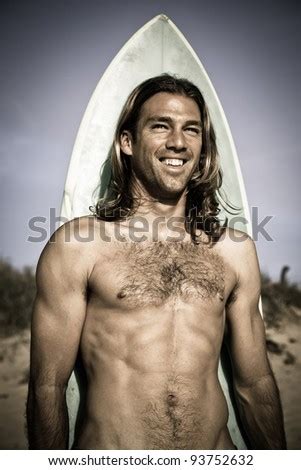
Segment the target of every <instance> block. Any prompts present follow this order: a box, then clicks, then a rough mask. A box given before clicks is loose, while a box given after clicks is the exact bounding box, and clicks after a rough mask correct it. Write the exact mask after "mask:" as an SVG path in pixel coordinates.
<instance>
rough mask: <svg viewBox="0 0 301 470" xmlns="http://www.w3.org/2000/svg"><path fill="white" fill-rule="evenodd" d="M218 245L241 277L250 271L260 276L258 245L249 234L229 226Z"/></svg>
mask: <svg viewBox="0 0 301 470" xmlns="http://www.w3.org/2000/svg"><path fill="white" fill-rule="evenodd" d="M217 245H218V246H217V249H218V251H219V252H220V254H221V255H222V257H223V258H224V259H225V260H227V262H228V263H229V264H230V265H231V267H232V268H233V269H234V270H235V271H236V273H237V275H238V276H239V277H241V276H244V274H245V273H250V272H252V273H253V275H256V276H258V274H259V265H258V258H257V253H256V247H255V243H254V241H253V239H252V238H251V237H250V236H249V235H248V234H246V233H245V232H242V231H240V230H234V229H232V228H229V227H227V228H226V229H225V230H224V232H223V234H222V236H221V238H220V240H219V242H218V243H217Z"/></svg>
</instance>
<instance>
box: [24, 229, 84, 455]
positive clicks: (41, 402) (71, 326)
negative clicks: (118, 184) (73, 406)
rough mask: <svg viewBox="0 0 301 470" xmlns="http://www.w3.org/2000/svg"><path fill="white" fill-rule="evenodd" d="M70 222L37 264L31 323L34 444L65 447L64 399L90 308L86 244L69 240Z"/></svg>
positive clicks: (29, 417)
mask: <svg viewBox="0 0 301 470" xmlns="http://www.w3.org/2000/svg"><path fill="white" fill-rule="evenodd" d="M72 228H73V223H72V222H71V223H70V224H66V226H64V227H62V228H61V229H59V230H58V232H56V234H55V241H54V237H53V239H52V241H51V242H50V243H48V245H47V246H46V248H45V250H44V251H43V253H42V256H41V258H40V261H39V264H38V268H37V297H36V300H35V305H34V311H33V317H32V329H31V360H30V381H29V393H28V402H27V428H28V440H29V448H30V449H67V448H68V434H69V423H68V412H67V405H66V399H65V393H66V388H67V384H68V380H69V377H70V375H71V372H72V369H73V366H74V363H75V360H76V356H77V352H78V347H79V342H80V336H81V332H82V327H83V323H84V320H85V314H86V285H87V269H86V268H85V265H84V262H83V261H82V259H83V256H81V255H82V253H81V250H82V249H83V245H84V244H80V243H79V242H76V241H75V240H74V237H72V235H71V237H70V238H71V240H70V241H66V239H65V238H66V237H65V235H67V236H68V235H69V233H70V229H72Z"/></svg>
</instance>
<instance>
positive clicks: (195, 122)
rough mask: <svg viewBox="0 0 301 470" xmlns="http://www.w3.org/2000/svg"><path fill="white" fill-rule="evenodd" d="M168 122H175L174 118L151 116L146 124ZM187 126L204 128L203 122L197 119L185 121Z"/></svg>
mask: <svg viewBox="0 0 301 470" xmlns="http://www.w3.org/2000/svg"><path fill="white" fill-rule="evenodd" d="M158 121H160V122H167V123H169V124H171V123H172V122H173V120H172V118H171V117H169V116H159V115H158V116H156V115H155V116H150V117H149V118H148V119H147V120H146V124H149V123H152V122H158ZM184 124H185V126H198V127H202V123H201V121H198V120H195V119H189V120H188V121H185V123H184Z"/></svg>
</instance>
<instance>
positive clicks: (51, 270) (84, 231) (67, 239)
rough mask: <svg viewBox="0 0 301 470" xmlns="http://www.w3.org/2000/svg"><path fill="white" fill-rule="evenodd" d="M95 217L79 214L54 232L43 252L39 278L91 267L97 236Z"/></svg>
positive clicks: (76, 271) (39, 266) (82, 271)
mask: <svg viewBox="0 0 301 470" xmlns="http://www.w3.org/2000/svg"><path fill="white" fill-rule="evenodd" d="M93 219H94V218H93V217H89V216H87V217H79V218H76V219H73V220H71V221H69V222H66V223H65V224H64V225H62V226H61V227H59V228H58V229H57V230H56V231H55V232H54V233H53V235H52V236H51V238H50V240H49V241H48V243H47V244H46V246H45V248H44V250H43V251H42V254H41V256H40V259H39V262H38V267H37V280H38V281H39V279H40V278H44V277H45V276H46V277H47V276H50V275H55V273H56V272H60V273H61V274H62V273H65V275H66V276H69V275H71V274H72V275H80V274H81V273H86V272H88V271H89V269H90V264H91V258H92V256H91V254H89V253H90V251H91V245H92V243H93V242H94V240H95V236H94V232H95V221H94V220H93Z"/></svg>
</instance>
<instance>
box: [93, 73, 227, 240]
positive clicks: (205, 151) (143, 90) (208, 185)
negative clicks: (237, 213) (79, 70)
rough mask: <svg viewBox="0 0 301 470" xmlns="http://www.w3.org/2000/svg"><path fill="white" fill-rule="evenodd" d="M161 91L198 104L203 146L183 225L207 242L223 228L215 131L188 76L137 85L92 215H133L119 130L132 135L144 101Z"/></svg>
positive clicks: (133, 200)
mask: <svg viewBox="0 0 301 470" xmlns="http://www.w3.org/2000/svg"><path fill="white" fill-rule="evenodd" d="M160 92H165V93H172V94H177V95H182V96H187V97H188V98H191V99H193V100H194V101H195V102H196V104H197V105H198V107H199V110H200V114H201V122H202V150H201V156H200V160H199V165H198V169H197V171H196V172H195V173H194V174H193V176H192V178H191V180H190V181H189V183H188V186H187V199H186V210H185V228H186V231H187V232H188V233H190V235H191V237H192V240H193V241H194V242H195V243H198V242H199V241H200V237H199V235H200V231H203V232H205V233H206V234H207V235H208V237H209V240H210V242H214V241H216V240H218V239H219V237H220V235H221V230H222V228H223V227H224V226H225V224H223V226H221V223H220V220H219V218H218V214H219V212H220V208H219V199H218V192H219V189H220V187H221V185H222V172H221V168H220V164H219V159H218V153H217V146H216V139H215V132H214V129H213V126H212V123H211V120H210V116H209V112H208V108H207V106H206V103H205V100H204V98H203V95H202V93H201V92H200V90H199V89H198V88H197V87H196V86H195V85H194V84H193V83H191V82H190V81H189V80H186V79H182V78H176V77H174V76H172V75H169V74H163V75H159V76H157V77H153V78H150V79H148V80H146V81H144V82H143V83H141V84H140V85H139V86H137V87H136V88H135V89H134V90H133V91H132V93H131V94H130V96H129V97H128V99H127V101H126V103H125V105H124V107H123V110H122V112H121V115H120V117H119V121H118V124H117V128H116V133H115V138H114V142H113V145H112V149H111V152H110V156H109V160H110V163H111V178H110V182H109V185H108V188H107V191H106V193H105V195H104V197H103V198H101V199H99V201H98V203H97V205H96V208H95V210H94V214H95V215H96V216H97V217H98V218H100V219H103V220H110V221H112V220H121V219H125V218H127V217H129V216H131V215H133V214H134V213H135V211H136V210H137V208H138V206H139V200H138V199H137V198H136V197H134V195H133V194H132V190H131V182H132V169H131V159H130V158H127V156H126V155H125V154H124V153H123V152H122V150H121V148H120V137H121V134H122V132H123V131H125V130H127V131H130V132H131V134H132V136H133V139H135V137H136V130H137V123H138V120H139V115H140V111H141V108H142V106H143V104H144V103H145V102H146V101H147V100H148V99H149V98H151V97H152V96H153V95H155V94H156V93H160Z"/></svg>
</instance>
